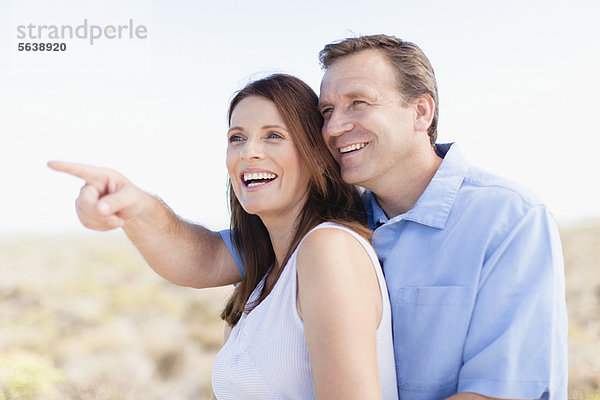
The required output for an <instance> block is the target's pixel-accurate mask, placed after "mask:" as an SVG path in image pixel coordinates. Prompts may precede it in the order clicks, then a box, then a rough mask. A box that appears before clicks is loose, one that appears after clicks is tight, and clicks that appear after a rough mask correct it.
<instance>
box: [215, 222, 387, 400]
mask: <svg viewBox="0 0 600 400" xmlns="http://www.w3.org/2000/svg"><path fill="white" fill-rule="evenodd" d="M322 228H336V229H342V230H344V231H346V232H348V233H350V234H351V235H352V236H354V237H355V238H356V239H357V240H358V241H359V242H360V243H361V244H362V245H363V247H364V248H365V249H366V250H367V252H368V254H369V256H370V258H371V261H372V263H373V267H374V268H375V271H376V273H377V278H378V279H379V287H380V288H381V295H382V305H383V308H382V317H381V322H380V324H379V327H378V328H377V371H378V374H379V383H380V385H381V393H382V398H383V399H386V400H387V399H397V398H398V393H397V387H396V368H395V362H394V347H393V344H392V323H391V311H390V302H389V298H388V292H387V288H386V286H385V280H384V278H383V273H382V271H381V266H380V265H379V260H378V258H377V255H376V254H375V251H374V250H373V247H372V246H371V245H370V244H369V243H368V242H367V241H366V240H365V239H364V238H362V237H361V236H360V235H358V234H357V233H356V232H354V231H352V230H351V229H348V228H346V227H343V226H341V225H338V224H334V223H331V222H326V223H322V224H320V225H318V226H316V227H315V228H313V229H312V230H311V231H310V232H312V231H314V230H317V229H322ZM310 232H309V233H310ZM307 235H308V234H307ZM305 237H306V236H305ZM298 247H300V246H298ZM297 251H298V248H296V251H294V253H293V254H292V256H291V257H290V259H289V261H288V263H287V264H286V266H285V268H284V269H283V271H282V272H281V275H280V276H279V279H278V280H277V282H276V284H275V286H274V287H273V289H272V290H271V292H270V293H269V295H268V296H267V297H266V298H265V299H264V300H263V301H262V302H261V303H260V304H259V305H258V306H256V307H255V308H254V309H253V310H252V311H251V312H250V313H248V314H246V313H243V314H242V316H241V318H240V320H239V321H238V323H237V324H236V325H235V326H234V327H233V329H232V331H231V334H230V336H229V339H228V340H227V343H225V345H223V348H222V349H221V350H220V351H219V353H218V354H217V358H216V360H215V364H214V367H213V372H212V386H213V392H214V393H215V396H216V397H217V399H218V400H228V399H248V400H249V399H261V400H262V399H315V398H316V397H315V388H314V383H313V378H312V371H311V367H310V360H309V358H308V347H307V345H306V341H305V338H304V325H303V323H302V320H301V319H300V316H299V315H298V310H297V308H296V289H297V275H296V253H297ZM264 283H265V278H263V280H262V281H261V282H260V283H259V284H258V286H257V287H256V289H255V290H254V292H253V293H252V295H251V296H250V299H249V300H248V301H249V302H251V301H253V300H255V299H257V298H258V296H259V295H260V293H261V291H262V288H263V286H264Z"/></svg>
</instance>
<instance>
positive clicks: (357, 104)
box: [352, 100, 367, 106]
mask: <svg viewBox="0 0 600 400" xmlns="http://www.w3.org/2000/svg"><path fill="white" fill-rule="evenodd" d="M363 104H367V103H365V102H364V101H362V100H354V101H353V102H352V105H354V106H361V105H363Z"/></svg>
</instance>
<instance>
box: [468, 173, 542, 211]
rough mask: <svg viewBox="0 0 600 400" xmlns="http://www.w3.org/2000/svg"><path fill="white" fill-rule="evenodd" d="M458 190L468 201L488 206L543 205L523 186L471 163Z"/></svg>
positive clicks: (528, 206)
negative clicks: (499, 204) (498, 204)
mask: <svg viewBox="0 0 600 400" xmlns="http://www.w3.org/2000/svg"><path fill="white" fill-rule="evenodd" d="M460 192H462V193H461V194H462V195H463V196H464V197H465V199H466V200H468V201H481V202H486V203H487V204H488V205H489V206H492V205H493V204H496V203H510V204H513V205H515V206H516V205H519V206H521V207H523V208H524V209H530V208H532V207H537V206H541V207H545V204H544V203H543V201H542V200H540V199H539V198H538V197H537V196H536V195H535V194H534V193H533V192H532V191H531V190H530V189H528V188H526V187H525V186H523V185H521V184H519V183H517V182H514V181H512V180H510V179H506V178H503V177H501V176H499V175H496V174H494V173H491V172H489V171H486V170H484V169H482V168H479V167H477V166H473V165H471V166H469V169H468V170H467V173H466V175H465V178H464V181H463V184H462V186H461V188H460Z"/></svg>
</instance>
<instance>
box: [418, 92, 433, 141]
mask: <svg viewBox="0 0 600 400" xmlns="http://www.w3.org/2000/svg"><path fill="white" fill-rule="evenodd" d="M413 106H414V109H415V111H416V118H415V131H417V132H427V130H428V129H429V127H430V126H431V122H432V121H433V113H434V112H435V102H434V101H433V97H431V95H429V94H424V95H422V96H421V97H418V98H417V99H415V100H414V101H413Z"/></svg>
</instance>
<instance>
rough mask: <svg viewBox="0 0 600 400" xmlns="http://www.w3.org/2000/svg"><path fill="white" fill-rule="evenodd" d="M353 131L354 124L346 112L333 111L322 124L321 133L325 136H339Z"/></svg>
mask: <svg viewBox="0 0 600 400" xmlns="http://www.w3.org/2000/svg"><path fill="white" fill-rule="evenodd" d="M352 129H354V122H353V121H352V119H351V118H350V116H349V115H348V113H347V112H344V111H343V110H340V109H336V110H333V111H332V112H331V114H330V116H329V118H328V119H326V120H325V121H324V123H323V133H324V134H325V135H327V136H340V135H341V134H343V133H345V132H349V131H351V130H352Z"/></svg>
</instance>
